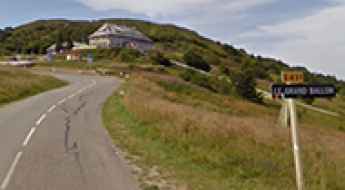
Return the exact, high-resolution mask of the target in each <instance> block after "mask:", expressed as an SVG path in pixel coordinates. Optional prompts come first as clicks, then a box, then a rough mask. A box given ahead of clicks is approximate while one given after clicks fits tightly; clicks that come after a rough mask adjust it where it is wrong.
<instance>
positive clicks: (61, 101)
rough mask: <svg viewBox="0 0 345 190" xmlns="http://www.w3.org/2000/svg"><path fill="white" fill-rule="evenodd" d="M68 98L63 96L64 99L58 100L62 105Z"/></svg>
mask: <svg viewBox="0 0 345 190" xmlns="http://www.w3.org/2000/svg"><path fill="white" fill-rule="evenodd" d="M66 100H67V99H66V98H63V99H62V100H60V101H59V102H58V104H59V105H61V104H63V103H65V102H66Z"/></svg>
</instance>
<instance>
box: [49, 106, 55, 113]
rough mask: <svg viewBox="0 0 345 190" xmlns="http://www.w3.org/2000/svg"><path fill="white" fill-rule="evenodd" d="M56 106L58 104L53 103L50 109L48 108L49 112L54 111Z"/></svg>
mask: <svg viewBox="0 0 345 190" xmlns="http://www.w3.org/2000/svg"><path fill="white" fill-rule="evenodd" d="M55 108H56V105H52V106H51V107H50V108H49V109H48V113H50V112H52V111H54V110H55Z"/></svg>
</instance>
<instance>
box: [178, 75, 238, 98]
mask: <svg viewBox="0 0 345 190" xmlns="http://www.w3.org/2000/svg"><path fill="white" fill-rule="evenodd" d="M181 78H182V79H184V80H185V81H188V82H191V83H193V84H195V85H198V86H200V87H203V88H206V89H208V90H211V91H212V92H215V93H220V94H225V95H229V94H231V92H232V84H231V82H229V81H228V80H226V78H222V79H219V78H214V77H207V76H205V75H202V74H200V73H197V72H195V71H193V70H186V71H185V72H183V73H182V74H181Z"/></svg>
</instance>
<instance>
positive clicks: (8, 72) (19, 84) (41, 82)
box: [0, 67, 66, 106]
mask: <svg viewBox="0 0 345 190" xmlns="http://www.w3.org/2000/svg"><path fill="white" fill-rule="evenodd" d="M65 84H66V83H65V82H63V81H60V80H57V79H55V78H53V77H50V76H41V75H34V74H31V73H30V72H27V71H25V70H21V69H17V68H6V67H0V106H1V105H3V104H6V103H9V102H12V101H15V100H19V99H22V98H25V97H28V96H33V95H35V94H38V93H40V92H43V91H47V90H50V89H53V88H57V87H61V86H63V85H65Z"/></svg>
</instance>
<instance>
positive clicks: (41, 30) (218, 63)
mask: <svg viewBox="0 0 345 190" xmlns="http://www.w3.org/2000/svg"><path fill="white" fill-rule="evenodd" d="M106 22H107V23H115V24H119V25H126V26H129V27H135V28H136V29H138V30H139V31H141V32H142V33H144V34H145V35H147V36H148V37H149V38H151V39H152V40H153V41H154V42H155V44H156V45H155V49H156V50H158V51H160V52H162V53H163V54H164V55H165V56H167V57H168V58H170V59H176V60H182V59H183V55H184V54H185V53H186V51H188V50H193V51H196V52H198V53H199V54H200V55H202V57H203V58H204V59H205V60H206V62H207V63H208V64H210V65H213V66H214V67H215V68H222V69H224V68H226V69H230V70H231V69H238V68H240V66H241V65H243V64H244V63H250V64H251V67H253V69H254V70H255V71H256V72H255V73H256V77H257V78H259V79H264V80H270V81H272V80H275V81H277V80H278V78H279V77H278V76H279V74H280V72H281V70H283V69H288V68H289V66H288V65H287V64H286V63H283V62H282V61H280V60H275V59H272V58H264V57H260V56H253V55H250V54H248V53H247V52H246V51H245V50H243V49H236V48H235V47H233V46H232V45H229V44H224V43H221V42H217V41H213V40H211V39H208V38H205V37H203V36H201V35H199V34H198V33H197V32H194V31H192V30H189V29H186V28H182V27H178V26H175V25H171V24H156V23H152V22H147V21H142V20H132V19H105V20H95V21H71V20H38V21H35V22H31V23H28V24H25V25H22V26H19V27H16V28H13V29H10V28H7V29H6V30H0V55H10V54H13V53H16V52H17V53H34V54H45V53H46V49H47V48H48V47H49V46H50V45H51V44H53V43H55V42H56V41H57V39H60V40H63V41H68V40H73V41H77V42H84V43H87V42H88V36H89V35H90V34H91V33H93V32H94V31H95V30H97V29H98V28H99V27H100V26H101V25H102V24H104V23H106ZM298 69H300V70H303V71H305V73H306V78H307V81H308V82H317V83H331V84H337V85H338V86H343V87H344V86H345V84H344V82H341V81H338V80H337V79H336V78H335V77H333V76H324V75H320V74H313V73H311V72H310V71H308V70H307V69H306V68H303V67H300V68H298Z"/></svg>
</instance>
